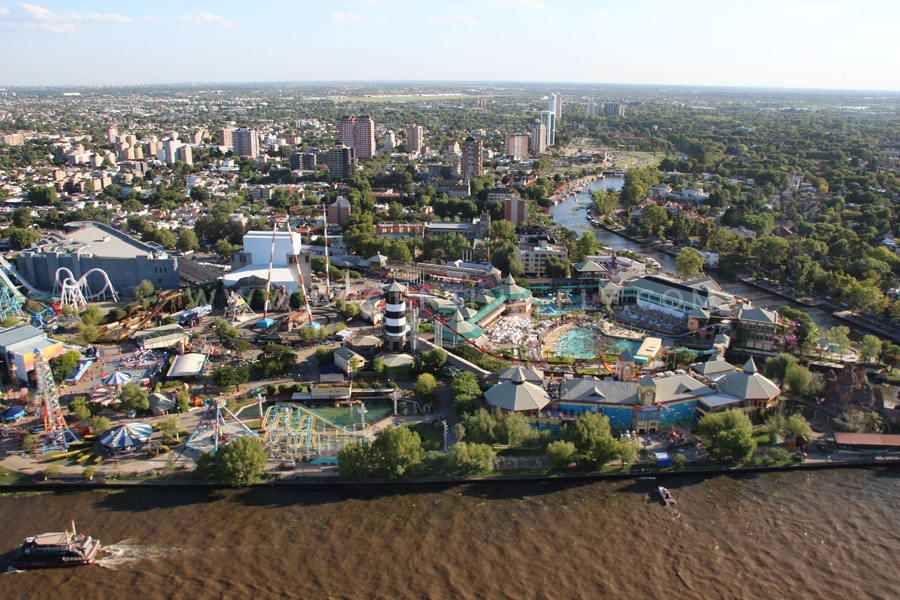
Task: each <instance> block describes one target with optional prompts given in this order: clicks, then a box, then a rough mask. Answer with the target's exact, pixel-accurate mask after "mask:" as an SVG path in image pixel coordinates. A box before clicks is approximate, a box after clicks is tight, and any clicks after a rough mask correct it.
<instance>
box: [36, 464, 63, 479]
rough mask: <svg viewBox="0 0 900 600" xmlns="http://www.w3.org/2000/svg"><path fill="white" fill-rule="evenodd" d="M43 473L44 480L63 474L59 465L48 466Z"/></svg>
mask: <svg viewBox="0 0 900 600" xmlns="http://www.w3.org/2000/svg"><path fill="white" fill-rule="evenodd" d="M41 473H42V474H43V475H44V480H47V479H50V478H51V477H57V476H58V475H59V474H60V473H62V467H60V466H59V465H47V466H46V467H44V470H43V471H41Z"/></svg>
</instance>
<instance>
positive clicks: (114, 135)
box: [106, 127, 119, 143]
mask: <svg viewBox="0 0 900 600" xmlns="http://www.w3.org/2000/svg"><path fill="white" fill-rule="evenodd" d="M118 137H119V130H118V129H117V128H115V127H110V128H109V129H107V130H106V141H107V142H109V143H115V142H116V140H117V139H118Z"/></svg>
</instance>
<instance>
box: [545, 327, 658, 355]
mask: <svg viewBox="0 0 900 600" xmlns="http://www.w3.org/2000/svg"><path fill="white" fill-rule="evenodd" d="M610 346H612V348H609V347H610ZM640 346H641V342H640V341H638V340H623V339H620V338H612V337H607V336H605V335H603V334H602V333H601V332H600V331H599V330H597V329H594V328H591V327H585V328H577V329H572V330H571V331H568V332H566V333H565V334H564V335H563V336H562V337H561V338H559V341H558V342H556V354H557V355H558V356H568V357H571V358H577V359H586V358H593V357H595V356H597V352H598V351H599V350H600V349H610V350H611V351H612V352H622V351H624V350H630V351H631V352H632V353H634V352H636V351H637V349H638V348H640Z"/></svg>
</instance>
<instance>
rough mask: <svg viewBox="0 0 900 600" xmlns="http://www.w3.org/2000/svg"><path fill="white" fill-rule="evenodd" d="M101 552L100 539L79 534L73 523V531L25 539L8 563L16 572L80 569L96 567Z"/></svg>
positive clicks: (44, 534) (43, 534)
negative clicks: (84, 566) (61, 568)
mask: <svg viewBox="0 0 900 600" xmlns="http://www.w3.org/2000/svg"><path fill="white" fill-rule="evenodd" d="M99 552H100V540H96V539H94V538H92V537H91V536H89V535H79V534H78V532H77V531H76V530H75V522H74V521H73V522H72V531H64V532H62V533H59V532H54V533H42V534H40V535H35V536H33V537H29V538H25V541H24V542H22V545H21V546H19V550H18V552H16V554H15V556H14V557H13V558H12V559H11V560H10V561H9V564H10V566H12V567H13V568H16V569H40V568H44V567H79V566H82V565H92V564H94V561H95V560H97V554H98V553H99Z"/></svg>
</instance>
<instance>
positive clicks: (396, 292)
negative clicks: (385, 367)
mask: <svg viewBox="0 0 900 600" xmlns="http://www.w3.org/2000/svg"><path fill="white" fill-rule="evenodd" d="M384 343H385V350H386V351H387V352H402V351H403V349H404V348H405V346H406V287H405V286H402V285H400V284H399V283H397V282H396V281H395V282H393V283H391V284H390V285H389V286H387V287H386V288H384Z"/></svg>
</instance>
